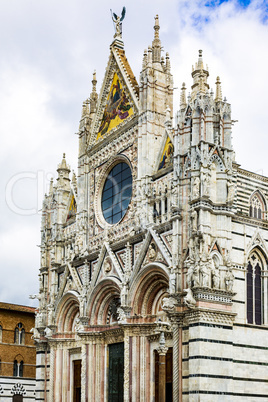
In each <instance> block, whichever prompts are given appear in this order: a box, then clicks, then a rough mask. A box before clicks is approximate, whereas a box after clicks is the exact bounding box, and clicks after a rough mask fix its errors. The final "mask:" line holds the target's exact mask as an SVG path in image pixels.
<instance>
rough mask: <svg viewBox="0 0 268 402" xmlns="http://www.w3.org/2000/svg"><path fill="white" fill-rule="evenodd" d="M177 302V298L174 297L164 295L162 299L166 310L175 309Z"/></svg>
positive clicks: (163, 307)
mask: <svg viewBox="0 0 268 402" xmlns="http://www.w3.org/2000/svg"><path fill="white" fill-rule="evenodd" d="M177 304H178V303H177V300H176V299H174V297H164V298H163V300H162V309H163V310H164V311H166V310H167V311H174V310H175V307H176V305H177Z"/></svg>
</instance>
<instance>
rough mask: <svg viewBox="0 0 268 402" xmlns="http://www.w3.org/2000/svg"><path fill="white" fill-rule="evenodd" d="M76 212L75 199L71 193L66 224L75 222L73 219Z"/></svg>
mask: <svg viewBox="0 0 268 402" xmlns="http://www.w3.org/2000/svg"><path fill="white" fill-rule="evenodd" d="M76 212H77V204H76V199H75V196H74V194H73V193H71V196H70V201H69V208H68V214H67V218H66V222H68V223H69V222H72V221H74V220H75V217H76Z"/></svg>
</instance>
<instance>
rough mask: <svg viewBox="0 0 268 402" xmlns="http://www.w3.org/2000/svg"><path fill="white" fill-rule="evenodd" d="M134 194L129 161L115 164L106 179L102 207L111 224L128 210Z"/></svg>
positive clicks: (117, 220) (106, 218) (107, 220)
mask: <svg viewBox="0 0 268 402" xmlns="http://www.w3.org/2000/svg"><path fill="white" fill-rule="evenodd" d="M131 194H132V174H131V169H130V167H129V166H128V164H127V163H124V162H121V163H118V164H117V165H115V166H114V167H113V168H112V170H111V171H110V173H109V175H108V176H107V179H106V180H105V183H104V186H103V191H102V197H101V208H102V213H103V217H104V219H105V220H106V222H107V223H110V224H111V225H112V224H114V223H117V222H119V221H120V219H122V218H123V216H124V215H125V213H126V212H127V207H128V204H129V203H130V199H131Z"/></svg>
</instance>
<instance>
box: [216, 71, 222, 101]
mask: <svg viewBox="0 0 268 402" xmlns="http://www.w3.org/2000/svg"><path fill="white" fill-rule="evenodd" d="M220 101H222V93H221V81H220V77H217V78H216V96H215V102H220Z"/></svg>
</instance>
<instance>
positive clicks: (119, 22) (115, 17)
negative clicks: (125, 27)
mask: <svg viewBox="0 0 268 402" xmlns="http://www.w3.org/2000/svg"><path fill="white" fill-rule="evenodd" d="M111 14H112V20H113V22H114V24H115V34H114V38H121V37H122V21H123V19H124V18H125V15H126V7H123V9H122V13H121V17H119V16H118V15H116V14H115V13H113V12H112V10H111Z"/></svg>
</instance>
